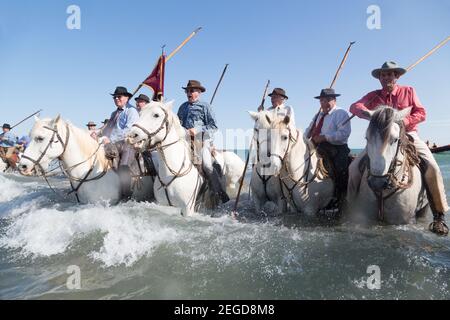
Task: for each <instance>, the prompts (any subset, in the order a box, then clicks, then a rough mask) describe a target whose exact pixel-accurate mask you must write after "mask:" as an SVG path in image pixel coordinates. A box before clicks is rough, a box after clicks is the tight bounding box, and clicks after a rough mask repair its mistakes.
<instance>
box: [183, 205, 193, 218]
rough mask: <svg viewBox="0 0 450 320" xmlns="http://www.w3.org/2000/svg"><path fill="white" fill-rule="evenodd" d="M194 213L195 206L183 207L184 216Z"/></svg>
mask: <svg viewBox="0 0 450 320" xmlns="http://www.w3.org/2000/svg"><path fill="white" fill-rule="evenodd" d="M193 214H194V208H192V206H183V207H181V215H182V216H183V217H190V216H192V215H193Z"/></svg>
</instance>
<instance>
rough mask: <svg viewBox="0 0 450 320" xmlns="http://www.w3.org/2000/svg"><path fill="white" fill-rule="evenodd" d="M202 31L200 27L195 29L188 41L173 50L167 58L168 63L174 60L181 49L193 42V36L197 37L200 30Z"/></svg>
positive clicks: (185, 40)
mask: <svg viewBox="0 0 450 320" xmlns="http://www.w3.org/2000/svg"><path fill="white" fill-rule="evenodd" d="M201 29H202V27H198V28H197V29H195V30H194V31H193V32H192V33H191V34H190V35H189V36H188V37H187V38H186V39H184V41H183V42H182V43H181V44H180V45H179V46H178V47H177V48H176V49H175V50H173V51H172V52H171V53H170V54H169V55H168V56H167V58H166V62H167V61H169V60H170V58H172V57H173V56H174V55H175V54H176V53H177V52H178V51H179V50H180V49H181V48H183V46H184V45H185V44H186V43H188V41H189V40H191V38H192V37H193V36H195V35H196V34H197V33H198V32H199V31H200V30H201Z"/></svg>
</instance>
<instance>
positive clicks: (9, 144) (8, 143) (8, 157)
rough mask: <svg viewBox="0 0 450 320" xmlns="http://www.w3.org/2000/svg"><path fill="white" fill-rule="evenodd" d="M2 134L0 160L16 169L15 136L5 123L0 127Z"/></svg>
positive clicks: (0, 138) (0, 135)
mask: <svg viewBox="0 0 450 320" xmlns="http://www.w3.org/2000/svg"><path fill="white" fill-rule="evenodd" d="M2 129H3V133H1V134H0V158H1V159H2V160H3V161H5V162H6V163H7V164H8V165H9V166H10V167H11V168H13V169H14V168H15V167H16V160H17V157H16V155H15V154H16V148H15V145H16V141H17V138H16V135H15V134H14V133H12V132H11V131H10V130H11V126H10V125H9V124H7V123H5V124H4V125H3V127H2Z"/></svg>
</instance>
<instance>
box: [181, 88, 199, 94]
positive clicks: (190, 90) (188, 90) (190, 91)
mask: <svg viewBox="0 0 450 320" xmlns="http://www.w3.org/2000/svg"><path fill="white" fill-rule="evenodd" d="M197 90H198V89H186V90H184V91H185V92H186V93H192V92H196V91H197Z"/></svg>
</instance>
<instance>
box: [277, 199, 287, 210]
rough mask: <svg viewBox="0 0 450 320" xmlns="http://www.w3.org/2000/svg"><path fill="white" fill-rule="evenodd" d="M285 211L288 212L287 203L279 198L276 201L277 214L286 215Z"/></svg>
mask: <svg viewBox="0 0 450 320" xmlns="http://www.w3.org/2000/svg"><path fill="white" fill-rule="evenodd" d="M287 211H288V208H287V201H286V199H283V198H281V197H280V198H279V199H278V213H279V214H283V213H287Z"/></svg>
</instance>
